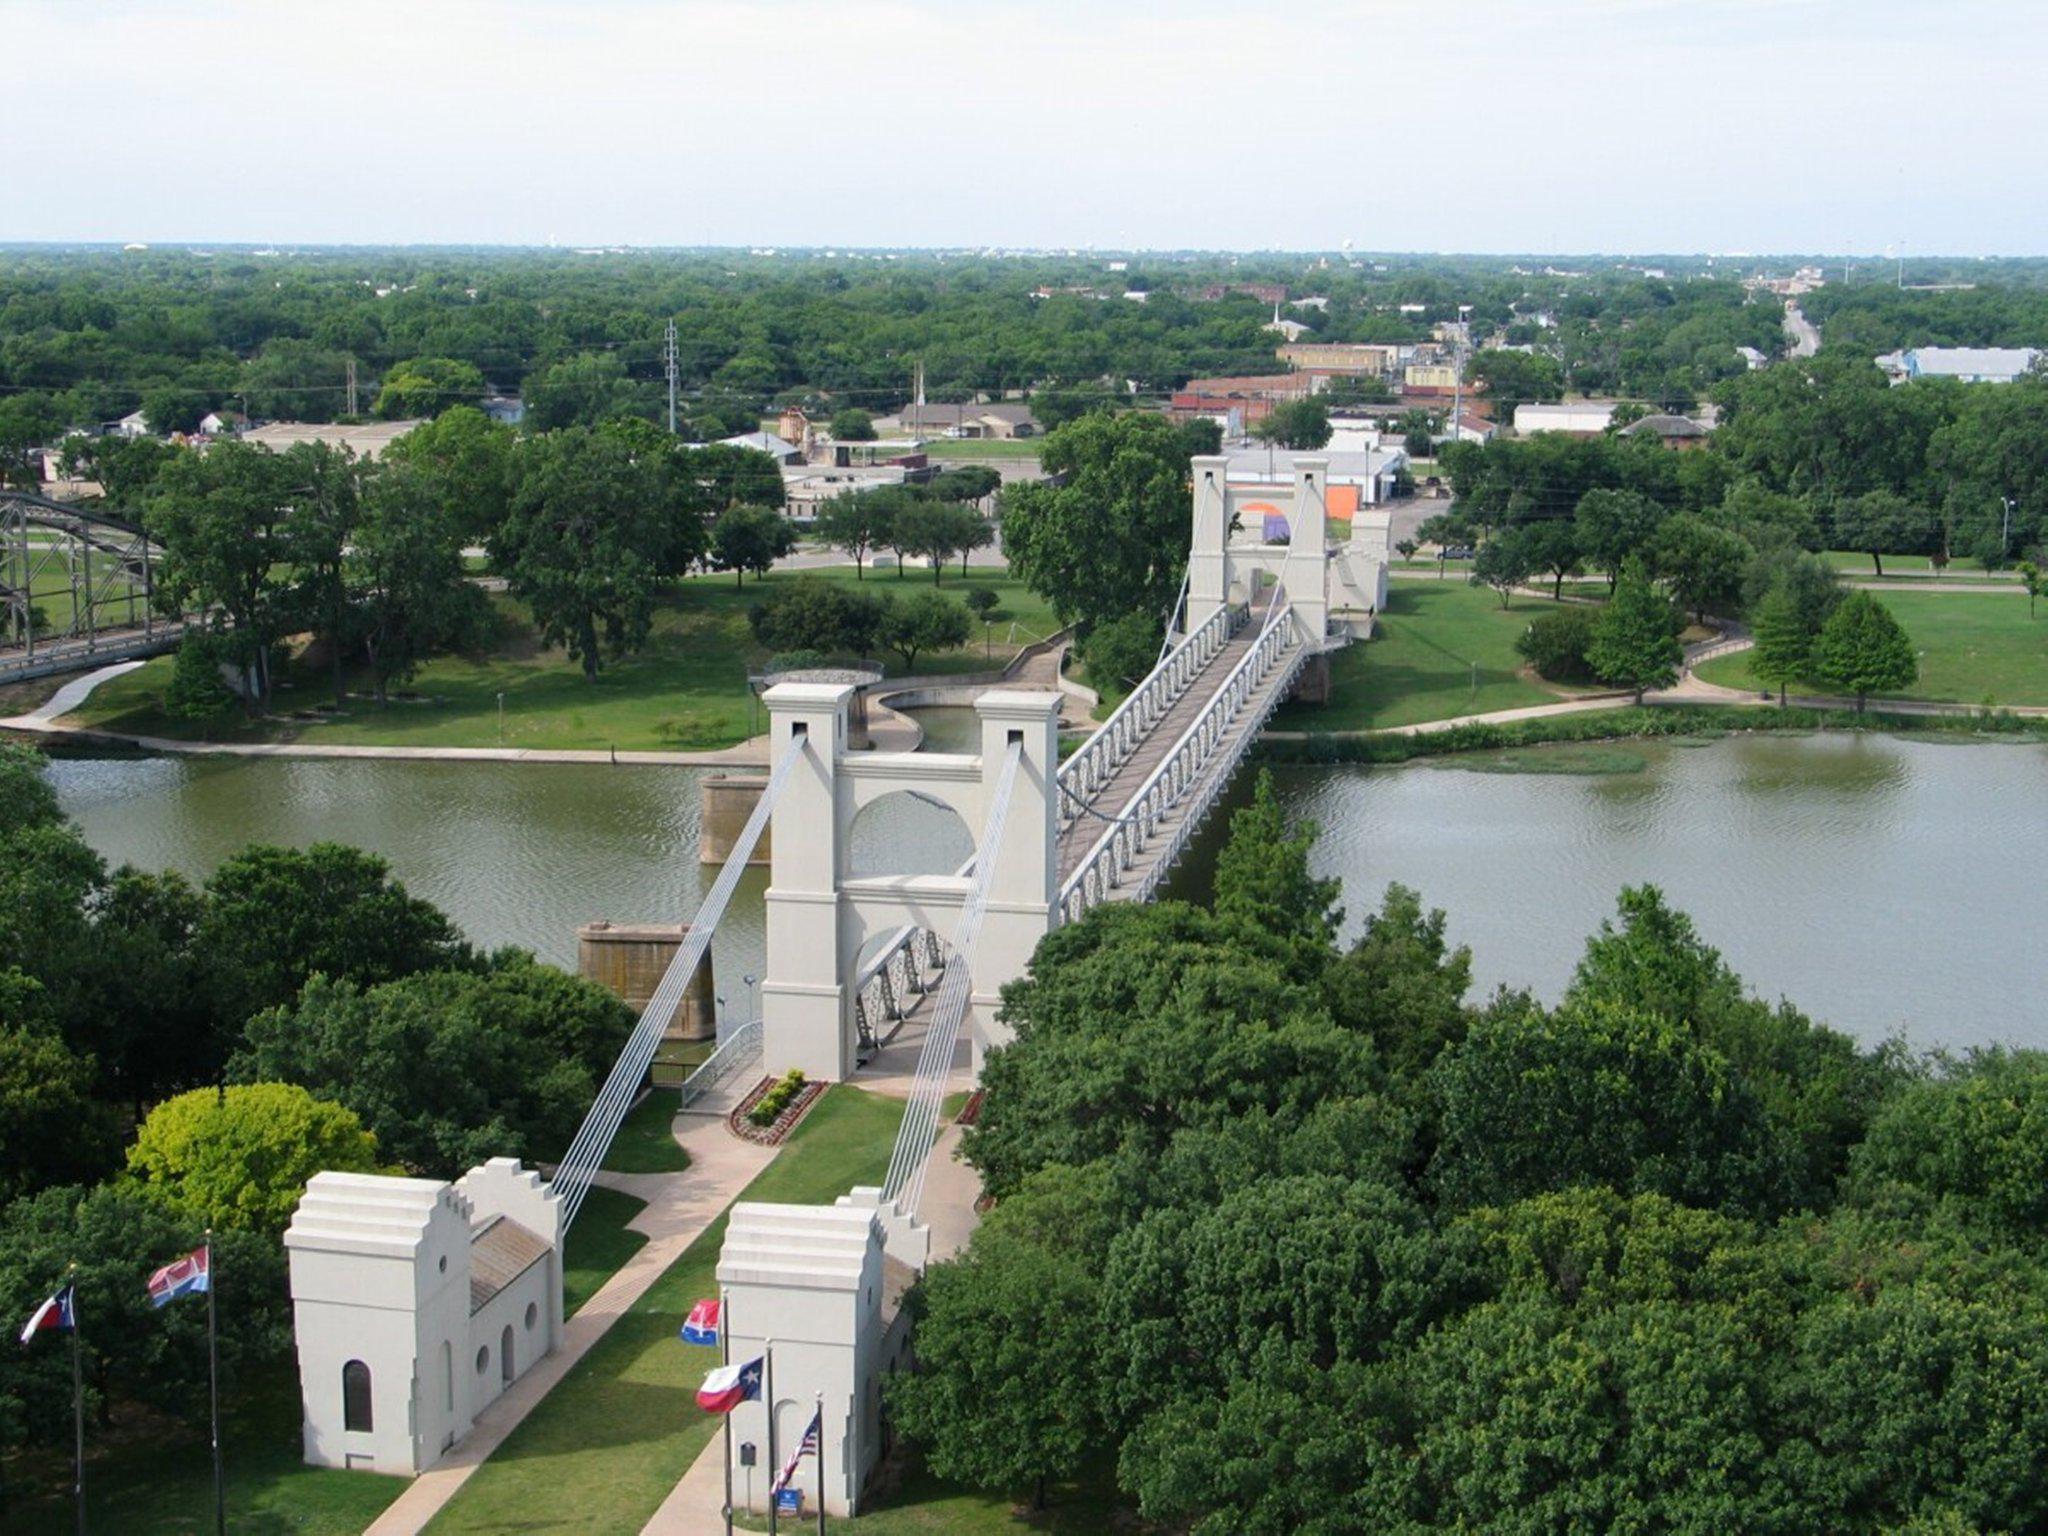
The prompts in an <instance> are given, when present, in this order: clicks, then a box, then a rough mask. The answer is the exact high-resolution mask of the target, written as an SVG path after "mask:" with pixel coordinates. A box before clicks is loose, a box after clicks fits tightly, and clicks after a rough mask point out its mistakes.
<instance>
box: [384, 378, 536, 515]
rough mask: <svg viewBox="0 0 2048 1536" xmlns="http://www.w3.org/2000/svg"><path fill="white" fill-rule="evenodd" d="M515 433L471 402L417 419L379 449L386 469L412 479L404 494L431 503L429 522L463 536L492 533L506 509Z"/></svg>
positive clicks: (513, 478)
mask: <svg viewBox="0 0 2048 1536" xmlns="http://www.w3.org/2000/svg"><path fill="white" fill-rule="evenodd" d="M515 441H516V435H515V434H514V432H513V430H512V429H511V428H510V427H506V426H500V425H499V424H498V423H497V422H495V421H492V420H491V418H490V417H488V416H486V415H485V414H484V413H483V412H482V411H480V410H477V409H476V408H475V407H474V406H468V405H456V406H451V407H450V408H449V409H447V410H444V411H442V412H441V413H440V414H439V415H437V416H435V417H434V419H433V420H431V421H423V422H421V423H420V424H419V425H418V426H416V427H414V428H413V429H412V430H411V431H410V432H408V433H406V434H405V436H403V437H401V438H400V439H399V440H398V441H397V442H395V443H393V444H392V445H391V446H390V447H389V448H387V449H385V450H384V456H383V458H382V459H380V460H379V461H378V463H379V465H380V466H381V468H382V470H383V471H384V472H386V473H393V472H397V471H399V470H400V469H401V467H402V468H403V469H404V470H405V471H406V472H408V473H410V474H411V475H412V476H414V477H415V478H416V481H417V484H418V486H419V489H417V490H415V491H412V492H409V494H411V495H414V496H417V497H419V498H420V499H421V500H422V501H430V502H432V503H433V504H434V505H435V508H436V511H437V514H438V515H437V517H436V519H435V521H436V522H437V523H440V524H443V525H445V526H447V527H450V528H453V529H456V530H458V531H459V533H460V534H461V537H462V538H463V539H464V540H465V541H474V542H481V541H485V540H488V539H491V538H492V537H493V536H495V535H496V533H497V531H498V528H499V525H500V524H502V523H503V522H504V521H505V515H506V513H507V512H508V511H509V510H510V508H511V503H512V489H513V485H514V484H515V482H516V480H517V469H516V466H515V463H514V457H513V449H514V443H515Z"/></svg>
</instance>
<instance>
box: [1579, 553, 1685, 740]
mask: <svg viewBox="0 0 2048 1536" xmlns="http://www.w3.org/2000/svg"><path fill="white" fill-rule="evenodd" d="M1684 657H1685V648H1684V647H1683V646H1681V645H1680V644H1679V643H1678V618H1677V615H1676V614H1674V613H1673V612H1672V611H1671V604H1670V602H1669V600H1668V599H1666V598H1665V597H1664V595H1663V594H1662V593H1661V592H1659V591H1658V590H1657V589H1656V588H1655V587H1653V586H1651V585H1650V579H1649V577H1647V576H1646V575H1644V574H1643V568H1642V565H1641V564H1640V563H1639V562H1637V561H1633V560H1632V561H1630V562H1629V563H1628V564H1626V565H1625V566H1623V567H1622V570H1621V577H1620V580H1619V582H1618V584H1617V585H1616V587H1615V589H1614V596H1613V597H1612V598H1610V599H1609V600H1608V603H1607V606H1606V607H1605V608H1603V609H1601V610H1600V617H1599V618H1598V619H1596V620H1595V621H1594V624H1593V638H1592V640H1591V641H1590V642H1589V643H1588V644H1587V646H1586V660H1587V661H1588V662H1589V663H1591V665H1592V668H1593V673H1594V675H1595V676H1596V677H1598V678H1599V679H1600V680H1601V681H1602V682H1604V683H1612V684H1618V685H1619V686H1621V687H1623V688H1628V689H1630V690H1632V691H1633V692H1634V694H1635V696H1636V703H1638V704H1640V703H1642V702H1643V694H1644V693H1645V692H1647V691H1648V690H1649V689H1652V688H1669V687H1670V686H1671V685H1672V684H1673V683H1675V682H1676V681H1678V664H1679V662H1680V661H1682V660H1683V659H1684Z"/></svg>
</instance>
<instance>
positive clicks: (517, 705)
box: [73, 565, 1058, 751]
mask: <svg viewBox="0 0 2048 1536" xmlns="http://www.w3.org/2000/svg"><path fill="white" fill-rule="evenodd" d="M799 579H808V580H816V581H826V582H832V583H835V584H843V583H847V582H852V581H853V580H855V576H854V573H853V570H852V569H851V567H846V568H837V567H834V568H828V569H825V570H817V571H805V572H794V571H779V572H776V573H774V574H773V575H771V576H769V577H768V578H767V580H766V581H763V582H759V583H757V582H754V581H749V582H748V583H747V584H746V585H745V587H743V588H739V587H735V585H734V583H733V581H732V579H731V578H730V577H728V576H703V577H695V578H692V579H690V580H688V581H683V582H677V583H675V584H674V585H673V586H671V587H668V588H666V589H664V591H663V593H662V596H661V599H660V601H659V604H658V606H657V609H656V612H655V620H654V632H653V634H652V635H651V636H650V637H649V639H648V643H647V645H646V647H645V648H644V649H642V650H641V651H640V652H639V653H638V654H636V655H634V656H630V657H627V658H625V659H623V660H620V661H616V662H611V663H608V664H607V665H606V667H605V668H604V670H603V671H602V672H601V673H600V674H599V675H598V678H597V681H596V682H594V683H591V682H586V681H585V680H584V678H583V673H582V670H581V668H580V667H577V666H575V665H573V664H571V663H570V662H569V660H568V658H567V657H566V656H564V655H563V654H562V653H561V652H560V651H557V650H552V649H548V648H544V647H542V646H541V645H540V644H539V641H538V638H537V636H536V635H535V633H534V630H533V628H532V625H531V624H530V623H529V622H528V621H527V618H526V615H525V610H524V609H523V607H522V606H521V605H520V604H519V603H518V602H517V601H516V600H514V599H512V598H509V597H504V596H499V597H498V598H496V599H495V602H496V603H497V605H498V611H499V615H500V633H499V640H498V644H497V645H496V647H494V649H493V651H492V653H491V654H490V655H488V656H443V657H437V658H436V659H435V660H433V661H430V662H428V663H427V664H426V666H424V667H422V668H421V669H420V673H419V675H418V676H417V677H416V678H415V679H414V680H413V682H412V683H411V685H410V691H411V692H412V693H414V694H416V695H417V696H418V697H417V698H416V699H413V700H405V701H394V702H393V703H392V704H391V705H390V706H389V707H388V708H386V709H382V710H380V709H378V708H377V707H376V705H375V704H374V703H372V702H371V701H370V700H369V699H367V698H352V699H351V700H350V704H349V710H350V712H349V714H348V715H347V716H345V717H341V718H334V719H305V720H299V719H287V718H273V719H268V720H262V721H257V722H254V723H250V722H246V721H243V720H242V719H241V718H240V717H239V716H238V715H237V716H229V717H226V718H225V719H222V720H213V721H200V722H194V721H184V720H173V719H171V718H169V717H167V716H166V715H164V714H163V712H162V710H161V708H160V701H161V698H162V694H163V690H164V687H165V686H166V684H167V683H168V682H169V680H170V675H171V658H170V657H168V656H164V657H159V658H157V659H156V660H154V661H152V662H150V663H149V664H148V665H147V666H144V667H141V668H138V669H137V670H136V671H134V672H130V673H128V674H126V675H125V676H123V677H119V678H116V679H114V680H113V681H112V682H110V683H107V684H106V685H105V686H104V687H102V688H101V689H99V690H98V691H97V692H96V693H94V694H93V696H92V697H91V698H90V699H89V700H87V701H86V704H85V706H84V707H83V708H82V709H80V710H79V711H78V713H77V714H76V715H75V716H73V718H74V719H76V720H78V721H79V722H80V723H81V724H86V725H91V726H95V727H98V728H100V729H103V730H108V731H118V732H122V733H124V734H133V735H146V736H169V737H175V738H182V739H186V740H208V741H301V742H308V743H315V744H333V745H357V746H418V747H495V746H507V747H531V748H556V749H574V748H581V749H586V750H598V751H602V750H604V749H605V748H607V747H616V748H618V749H620V750H621V751H705V750H710V749H714V748H718V747H729V746H732V745H734V744H735V743H738V742H741V741H744V740H746V739H747V738H748V737H749V736H751V735H753V734H755V732H757V731H759V730H761V729H763V728H765V725H766V721H765V719H764V718H762V712H761V710H760V709H759V706H758V705H757V703H756V702H755V700H754V699H753V697H752V695H751V694H750V692H749V691H748V688H747V672H748V669H749V668H750V667H757V666H759V665H760V664H762V663H763V662H765V661H766V660H767V659H768V652H767V651H766V649H765V648H763V647H762V646H760V645H758V644H756V643H755V640H754V637H753V634H752V632H751V631H750V630H749V629H748V628H747V610H748V608H749V607H751V606H752V605H753V604H754V603H755V602H756V601H757V600H758V598H759V597H760V596H761V594H762V593H764V592H766V591H771V590H773V589H775V588H777V587H781V586H786V585H788V584H790V583H792V582H795V581H797V580H799ZM868 583H869V584H870V585H871V586H875V587H878V588H879V589H880V590H883V591H888V592H894V593H898V594H907V593H909V592H912V591H916V590H918V584H919V583H924V584H925V585H927V586H928V585H929V584H930V576H929V573H926V572H921V571H912V572H908V573H906V574H904V575H901V576H896V575H875V574H870V575H869V577H868ZM971 587H987V588H989V589H990V590H991V591H993V592H995V593H996V594H997V596H998V597H999V598H1000V599H1001V606H1000V607H998V608H997V610H996V620H995V625H994V629H993V632H992V633H993V636H994V646H993V659H992V660H991V658H990V655H989V652H988V647H987V644H986V640H985V635H984V631H983V630H982V627H981V626H980V625H976V626H975V633H974V636H973V639H972V640H971V641H970V642H969V643H968V644H967V645H965V646H962V647H961V648H960V649H958V650H955V651H948V652H943V653H940V654H937V655H933V656H920V657H919V658H918V660H917V668H916V670H917V671H918V672H919V673H927V672H972V671H978V670H981V669H983V668H986V667H988V666H991V665H995V666H1000V665H1002V664H1003V662H1005V661H1007V660H1008V659H1009V658H1010V656H1012V655H1014V654H1015V653H1016V650H1017V649H1018V648H1020V647H1022V646H1024V645H1027V644H1029V643H1030V642H1031V641H1033V640H1035V639H1038V638H1039V637H1041V636H1043V635H1047V634H1050V633H1051V632H1052V631H1053V630H1054V629H1055V628H1057V627H1058V626H1057V624H1056V622H1055V621H1054V619H1053V616H1052V613H1051V610H1050V609H1048V608H1047V607H1046V605H1045V604H1044V603H1043V602H1042V601H1041V600H1040V599H1039V598H1037V597H1035V596H1033V595H1032V594H1031V593H1030V592H1028V591H1026V590H1025V588H1024V586H1023V584H1022V583H1021V582H1018V581H1015V580H1013V579H1012V578H1011V577H1010V575H1009V573H1008V571H1007V570H1006V569H1005V568H1003V567H1002V566H999V565H988V566H974V567H970V571H969V575H968V578H967V579H966V580H965V581H962V580H961V579H960V575H959V568H958V566H954V567H952V568H951V569H950V570H949V571H948V572H947V573H946V575H945V578H944V580H943V582H942V583H941V586H940V590H942V591H944V592H945V593H947V594H948V595H949V596H954V597H958V596H960V595H962V594H964V593H965V592H966V591H967V590H968V589H969V588H971ZM1013 630H1014V644H1012V643H1010V642H1011V640H1012V635H1013ZM882 659H884V660H886V659H888V658H882ZM891 670H892V671H896V672H900V671H902V670H903V669H902V668H901V667H900V666H892V668H891ZM284 681H286V682H288V683H290V684H292V685H293V686H291V687H289V688H284V689H280V690H279V692H278V695H277V699H276V705H275V707H276V708H277V709H278V710H279V711H286V710H292V709H299V710H308V709H310V708H312V707H313V706H314V705H317V704H322V703H325V702H327V701H328V699H329V697H330V695H329V693H328V688H327V682H326V679H325V677H324V676H320V675H316V673H314V672H312V671H307V670H299V669H287V671H286V675H285V679H284ZM501 700H502V715H501V709H500V704H501Z"/></svg>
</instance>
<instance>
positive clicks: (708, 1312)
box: [682, 1300, 720, 1344]
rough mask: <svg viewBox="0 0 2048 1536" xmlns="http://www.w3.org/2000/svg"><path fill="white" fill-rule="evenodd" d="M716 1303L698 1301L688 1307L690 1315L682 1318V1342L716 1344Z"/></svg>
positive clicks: (717, 1320)
mask: <svg viewBox="0 0 2048 1536" xmlns="http://www.w3.org/2000/svg"><path fill="white" fill-rule="evenodd" d="M719 1321H720V1319H719V1315H718V1303H717V1302H716V1301H710V1300H707V1301H700V1302H698V1303H697V1304H696V1305H694V1306H692V1307H691V1308H690V1315H689V1316H688V1317H686V1318H684V1319H683V1335H682V1337H683V1342H684V1343H685V1344H716V1343H717V1342H718V1324H719Z"/></svg>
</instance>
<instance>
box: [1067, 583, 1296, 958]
mask: <svg viewBox="0 0 2048 1536" xmlns="http://www.w3.org/2000/svg"><path fill="white" fill-rule="evenodd" d="M1299 629H1300V621H1299V620H1298V619H1297V618H1296V617H1295V614H1294V610H1293V608H1292V607H1291V606H1290V605H1289V604H1288V603H1287V601H1286V597H1285V593H1284V592H1282V591H1276V592H1275V593H1274V595H1273V600H1272V605H1271V607H1270V608H1269V610H1268V613H1267V618H1266V623H1265V626H1264V627H1263V628H1262V629H1261V630H1260V631H1259V637H1258V639H1257V640H1255V641H1254V642H1253V643H1252V646H1251V648H1250V649H1249V650H1247V651H1246V652H1245V654H1244V655H1243V656H1242V657H1240V658H1239V659H1238V662H1237V665H1236V666H1234V667H1232V668H1231V670H1230V675H1229V676H1228V677H1227V678H1225V679H1224V681H1223V684H1222V686H1220V687H1219V688H1218V689H1217V690H1216V692H1215V693H1214V694H1213V695H1211V696H1210V699H1209V702H1208V703H1207V704H1206V705H1204V706H1203V709H1202V713H1201V714H1200V715H1199V716H1197V717H1196V718H1195V720H1194V721H1193V722H1192V723H1191V724H1190V725H1189V726H1188V728H1187V729H1186V730H1185V731H1183V732H1182V733H1181V736H1180V739H1179V740H1178V741H1176V742H1175V743H1174V745H1173V747H1172V749H1171V750H1170V751H1168V753H1167V754H1166V756H1165V757H1164V758H1162V759H1161V760H1160V762H1159V765H1158V766H1157V767H1156V768H1154V769H1153V770H1152V773H1151V775H1150V776H1149V777H1147V779H1146V780H1145V782H1144V783H1143V784H1142V785H1141V786H1139V789H1138V792H1137V793H1136V794H1135V795H1133V796H1132V797H1131V799H1130V801H1129V802H1127V803H1126V805H1125V806H1124V807H1122V810H1121V814H1119V815H1118V816H1116V818H1115V820H1114V822H1113V823H1112V824H1111V825H1110V826H1109V827H1107V828H1106V829H1105V830H1104V832H1103V834H1102V836H1101V838H1100V839H1099V840H1098V841H1097V842H1096V844H1095V846H1094V847H1093V848H1091V849H1090V850H1089V851H1088V854H1087V855H1086V857H1084V858H1083V859H1082V861H1081V863H1080V865H1079V866H1078V867H1077V868H1076V869H1075V870H1074V872H1073V874H1071V875H1070V876H1068V877H1067V881H1066V884H1065V885H1064V886H1062V887H1061V889H1060V898H1059V900H1060V916H1061V920H1062V921H1064V922H1072V921H1074V920H1075V919H1077V918H1079V917H1080V916H1081V915H1082V914H1083V913H1085V912H1086V911H1087V910H1088V909H1089V908H1090V907H1092V906H1094V905H1095V904H1096V903H1097V902H1099V901H1102V900H1104V899H1105V898H1106V897H1107V896H1108V894H1109V893H1110V892H1111V891H1113V890H1116V889H1117V888H1119V887H1120V886H1121V884H1122V883H1123V876H1124V874H1125V872H1126V871H1127V870H1129V869H1130V868H1131V867H1132V865H1133V864H1135V863H1136V862H1137V859H1138V856H1139V855H1140V854H1141V853H1144V852H1146V851H1147V850H1148V849H1150V848H1151V847H1152V844H1153V842H1154V840H1155V839H1156V838H1157V837H1158V836H1159V835H1160V829H1161V823H1162V821H1163V820H1164V819H1165V818H1166V817H1167V816H1168V814H1169V813H1171V812H1172V811H1173V810H1175V809H1176V808H1177V807H1179V806H1180V804H1181V802H1182V801H1183V800H1184V799H1185V798H1186V797H1187V795H1188V794H1189V792H1190V791H1191V790H1192V789H1194V787H1195V786H1196V785H1197V784H1198V783H1200V782H1202V781H1203V780H1204V779H1205V778H1206V779H1207V780H1208V782H1209V783H1211V784H1212V785H1213V784H1220V783H1222V782H1224V781H1225V780H1227V779H1228V777H1229V776H1230V773H1231V772H1232V771H1233V770H1234V769H1235V768H1236V766H1237V762H1238V760H1239V759H1240V758H1241V757H1242V756H1243V754H1244V751H1245V749H1246V748H1247V746H1249V744H1250V742H1251V739H1252V737H1253V736H1254V735H1255V734H1256V733H1257V727H1258V725H1259V723H1260V722H1258V721H1252V722H1250V725H1249V728H1248V729H1246V730H1243V731H1241V732H1239V733H1238V735H1237V737H1236V739H1235V740H1234V741H1232V742H1230V743H1228V744H1227V746H1226V744H1225V743H1224V737H1225V736H1226V734H1227V733H1228V732H1229V731H1230V728H1231V727H1232V725H1234V724H1236V723H1237V722H1238V720H1239V717H1240V716H1242V715H1243V714H1244V712H1245V710H1246V709H1247V707H1248V706H1250V705H1251V704H1252V703H1253V701H1254V699H1255V698H1256V697H1257V696H1258V693H1259V689H1260V687H1261V686H1262V685H1263V684H1264V683H1265V682H1266V680H1267V678H1268V677H1269V675H1270V674H1271V673H1272V671H1273V669H1274V668H1275V667H1276V666H1279V665H1280V664H1281V663H1282V662H1283V660H1287V659H1288V658H1290V656H1291V659H1292V662H1293V663H1294V664H1298V663H1299V661H1300V659H1301V657H1302V656H1304V655H1305V654H1307V646H1306V645H1305V644H1304V643H1303V637H1302V636H1301V635H1300V633H1299ZM1280 692H1281V690H1280V689H1277V688H1276V689H1273V690H1270V691H1269V692H1268V694H1267V696H1266V699H1265V708H1266V709H1270V708H1271V707H1272V705H1273V703H1274V702H1276V701H1277V699H1278V696H1279V693H1280ZM1219 749H1221V750H1223V751H1224V753H1225V758H1224V759H1223V760H1222V761H1220V762H1219V761H1218V758H1217V753H1218V751H1219ZM1198 820H1199V818H1198V817H1197V816H1194V815H1192V814H1183V815H1181V816H1179V817H1177V818H1175V820H1174V822H1173V825H1172V826H1171V827H1170V828H1168V829H1167V830H1166V834H1165V835H1166V837H1167V843H1166V846H1165V847H1163V848H1161V849H1159V850H1158V857H1156V858H1155V859H1154V860H1153V861H1152V862H1151V864H1150V865H1149V867H1148V868H1147V870H1146V872H1145V874H1144V876H1143V877H1142V883H1141V889H1140V890H1139V891H1138V893H1137V894H1138V895H1139V897H1140V898H1141V899H1142V898H1143V897H1145V896H1149V895H1150V894H1151V893H1152V890H1153V889H1154V888H1155V887H1156V886H1157V885H1158V883H1159V881H1160V879H1161V877H1162V876H1164V874H1165V873H1166V871H1167V870H1168V869H1169V868H1171V867H1172V865H1173V862H1174V860H1175V859H1176V858H1177V857H1179V855H1180V852H1181V849H1182V847H1183V846H1184V845H1185V843H1186V841H1187V838H1188V837H1189V835H1190V834H1191V833H1192V832H1193V830H1194V828H1195V825H1196V823H1197V822H1198Z"/></svg>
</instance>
